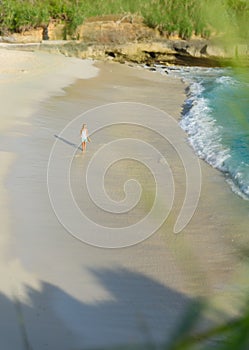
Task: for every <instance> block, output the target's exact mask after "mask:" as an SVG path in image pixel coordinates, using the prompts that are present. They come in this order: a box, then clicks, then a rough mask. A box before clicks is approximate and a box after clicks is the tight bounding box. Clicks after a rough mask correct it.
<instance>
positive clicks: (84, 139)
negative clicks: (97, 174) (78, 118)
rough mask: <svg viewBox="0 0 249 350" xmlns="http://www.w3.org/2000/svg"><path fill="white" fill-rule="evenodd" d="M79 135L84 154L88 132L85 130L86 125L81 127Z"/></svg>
mask: <svg viewBox="0 0 249 350" xmlns="http://www.w3.org/2000/svg"><path fill="white" fill-rule="evenodd" d="M80 135H81V143H82V151H83V152H85V151H86V143H87V142H88V140H89V136H88V130H87V126H86V124H83V125H82V128H81V131H80Z"/></svg>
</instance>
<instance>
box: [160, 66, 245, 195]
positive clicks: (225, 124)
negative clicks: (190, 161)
mask: <svg viewBox="0 0 249 350" xmlns="http://www.w3.org/2000/svg"><path fill="white" fill-rule="evenodd" d="M155 68H156V70H157V71H159V72H161V73H162V74H169V75H175V76H178V77H179V76H180V77H181V78H182V79H183V80H184V81H185V82H187V83H188V86H189V87H188V89H187V99H186V101H185V105H184V109H183V112H182V120H181V122H180V125H181V127H182V128H183V129H184V130H185V131H186V132H187V134H188V140H189V143H190V144H191V146H192V147H193V148H194V150H195V152H196V154H197V155H198V156H199V157H200V158H202V159H204V160H205V161H206V162H207V163H209V164H210V165H212V166H213V167H214V168H217V169H219V170H220V171H222V172H223V173H224V176H225V179H226V181H227V182H228V183H229V185H230V186H231V188H232V190H233V191H234V192H235V193H237V194H238V195H239V196H241V197H242V198H243V199H245V200H249V72H248V69H244V70H240V71H235V70H233V69H231V68H226V69H221V68H198V67H176V68H168V67H163V66H159V65H158V66H155Z"/></svg>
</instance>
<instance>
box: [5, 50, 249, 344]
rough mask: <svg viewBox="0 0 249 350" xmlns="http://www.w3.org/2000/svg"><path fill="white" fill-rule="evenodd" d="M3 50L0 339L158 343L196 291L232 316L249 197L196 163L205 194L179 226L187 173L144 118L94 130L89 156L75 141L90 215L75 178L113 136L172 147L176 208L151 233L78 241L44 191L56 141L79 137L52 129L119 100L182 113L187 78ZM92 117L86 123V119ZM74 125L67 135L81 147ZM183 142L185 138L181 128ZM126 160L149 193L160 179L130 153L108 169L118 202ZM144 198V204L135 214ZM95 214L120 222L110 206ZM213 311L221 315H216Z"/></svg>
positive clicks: (75, 166) (76, 167) (240, 280)
mask: <svg viewBox="0 0 249 350" xmlns="http://www.w3.org/2000/svg"><path fill="white" fill-rule="evenodd" d="M0 59H1V61H2V64H1V67H2V68H1V76H2V80H1V106H2V109H1V110H2V112H1V125H0V128H1V179H2V181H1V183H2V185H1V198H2V201H1V216H2V217H1V223H2V230H1V231H2V235H1V263H0V269H1V299H2V301H1V304H2V305H3V310H4V312H2V313H1V321H0V322H1V325H2V326H3V327H1V337H0V339H1V342H2V344H1V347H3V348H4V347H5V348H6V344H8V349H11V350H12V349H16V348H20V349H21V348H24V349H25V342H26V345H27V343H28V344H29V345H30V346H32V348H34V349H45V348H46V349H55V348H60V349H69V348H74V349H91V348H101V347H107V348H110V347H111V346H114V345H127V344H143V343H148V342H163V341H164V340H167V339H169V338H170V335H171V334H172V331H173V329H174V327H175V326H176V325H177V323H178V321H179V319H180V318H181V315H182V314H183V313H184V310H185V308H186V306H187V304H188V302H189V301H190V300H192V299H194V298H196V297H199V296H206V297H208V298H209V299H210V301H211V303H213V304H214V305H216V306H217V307H218V308H221V309H222V310H224V312H225V313H226V314H227V315H229V314H233V313H234V312H235V309H236V304H237V302H238V299H239V298H240V296H241V295H242V294H243V290H244V289H245V288H246V284H247V280H246V270H245V267H244V265H243V261H242V260H240V257H239V256H240V253H239V249H240V246H241V245H242V246H243V245H245V244H246V242H248V237H247V232H248V228H247V217H248V202H246V201H243V200H242V199H241V198H239V197H237V196H236V195H235V194H234V193H232V191H231V189H230V188H229V186H227V184H226V182H225V181H224V177H223V175H222V174H221V173H220V172H218V171H217V170H215V169H213V168H211V167H210V166H209V165H207V164H206V163H204V162H202V161H201V170H202V187H201V196H200V201H199V203H198V206H197V209H196V211H195V214H194V216H193V217H192V219H191V221H190V223H189V224H188V225H187V226H186V227H185V228H184V230H183V231H182V232H181V233H179V234H177V235H176V234H175V233H173V226H174V223H175V220H176V217H177V215H178V213H179V210H180V208H181V205H182V202H183V199H184V193H185V179H184V178H183V175H184V174H183V167H182V164H181V163H180V161H179V159H178V157H177V154H176V152H174V150H173V149H172V147H171V145H169V144H167V143H166V144H165V143H164V142H163V140H162V139H161V138H160V137H159V136H158V135H151V134H150V133H146V132H145V130H143V129H141V128H137V129H136V130H135V134H133V131H131V130H129V127H128V126H120V125H117V126H115V128H114V129H113V130H111V131H110V130H108V129H106V130H105V129H103V130H102V133H99V134H98V133H96V134H95V135H93V136H92V143H91V144H89V145H88V150H87V153H86V154H85V155H84V156H83V155H82V154H81V152H80V150H77V149H75V152H76V153H75V155H76V156H77V157H76V156H75V157H74V158H73V159H72V166H71V178H70V181H71V187H72V192H73V194H74V197H75V200H76V201H77V202H78V204H79V207H81V209H82V210H84V209H85V210H86V211H87V213H88V215H89V216H92V217H93V218H95V219H96V217H95V216H94V215H95V210H96V209H95V208H94V206H93V205H92V203H90V201H89V202H87V205H86V200H85V199H84V198H83V197H82V196H81V192H80V188H81V180H82V174H84V173H85V171H86V165H87V164H88V163H87V162H89V160H90V159H91V157H92V156H93V155H94V153H95V152H96V151H97V149H98V148H99V147H102V146H103V144H105V142H108V141H110V140H111V139H112V138H114V136H115V137H116V138H121V137H122V138H123V137H127V135H128V136H129V137H134V135H135V136H136V137H139V138H140V139H142V140H144V141H145V142H150V141H152V142H153V145H154V147H157V148H158V149H160V152H161V153H164V154H166V155H167V161H168V162H169V164H170V167H171V168H172V172H173V174H174V179H175V185H176V193H175V202H174V206H173V209H172V212H171V213H170V215H169V217H168V219H167V220H166V221H165V223H164V224H163V225H162V226H161V227H160V228H159V230H158V231H157V232H156V233H154V234H153V235H152V236H151V237H149V238H148V239H147V240H145V241H143V242H141V243H139V244H137V245H134V246H131V247H127V248H121V249H101V248H98V247H93V246H90V245H88V244H85V243H84V242H82V241H80V240H77V239H75V238H74V237H73V236H72V235H70V234H69V233H68V232H67V230H65V228H64V227H63V226H62V225H61V223H60V222H59V221H58V220H57V217H56V215H55V213H54V211H53V209H52V207H51V203H50V200H49V195H48V191H47V165H48V161H49V156H50V152H51V149H52V146H53V144H54V142H55V141H56V140H57V142H61V144H62V145H63V146H64V147H67V146H68V147H71V146H72V145H71V146H70V144H67V143H65V142H64V141H63V140H58V138H57V137H56V136H58V135H60V132H61V130H62V129H63V128H64V127H65V126H66V125H67V124H68V123H69V122H70V121H71V120H73V119H74V118H76V117H77V116H78V115H80V114H82V113H83V112H86V111H88V110H89V109H92V108H96V107H99V106H102V105H106V104H110V103H119V102H135V103H141V104H146V105H151V106H154V107H156V108H159V109H161V110H163V111H165V112H166V113H168V114H170V115H171V116H172V117H174V118H175V119H176V120H180V116H181V109H182V106H183V103H184V100H185V98H186V95H185V89H186V85H185V84H184V83H183V82H182V81H181V79H180V78H179V79H177V78H173V77H165V76H161V75H160V74H158V73H154V72H148V71H145V70H143V69H141V68H138V67H137V68H135V67H130V66H128V65H120V64H117V63H111V62H94V61H83V60H79V59H72V58H66V57H64V56H62V55H49V54H46V53H41V52H21V51H8V50H3V49H1V51H0ZM117 112H118V109H117ZM107 117H108V115H106V116H105V115H104V116H103V119H104V118H107ZM124 122H125V120H124ZM87 123H88V127H89V130H90V131H91V129H93V127H94V126H93V125H91V119H89V120H88V121H87ZM77 134H78V130H76V131H75V138H74V139H72V140H66V141H69V143H70V142H71V143H73V146H74V145H76V146H77ZM78 142H80V141H78ZM177 142H179V143H182V144H187V137H186V135H185V134H184V133H182V139H179V140H177ZM186 147H189V146H187V145H186ZM76 148H77V147H76ZM129 162H130V163H129ZM127 169H128V170H129V169H131V171H134V173H132V175H133V176H135V175H136V176H137V177H138V178H139V179H140V181H141V184H142V188H145V189H146V188H147V189H148V193H150V191H151V190H153V189H154V186H155V184H154V182H153V179H152V178H150V177H149V175H148V174H147V172H143V169H142V168H139V166H138V165H137V164H135V163H134V162H133V163H132V161H131V160H130V161H129V160H127V162H126V163H124V164H122V163H121V164H120V165H119V164H117V168H116V169H113V171H114V175H115V176H111V175H110V177H109V180H108V179H107V190H109V192H110V194H111V195H112V196H113V197H114V198H115V196H116V198H115V199H116V200H120V198H121V199H122V186H123V181H125V178H126V170H127ZM134 174H135V175H134ZM127 176H128V177H129V172H128V174H127ZM62 199H63V193H62ZM146 203H147V202H146V201H145V202H144V203H143V202H142V203H141V205H140V207H139V208H138V212H136V215H137V217H138V218H140V216H141V215H142V214H143V212H144V210H146V205H147V204H146ZM65 208H66V207H65ZM98 217H99V218H100V220H103V222H104V223H105V224H108V223H109V224H113V225H115V222H114V221H110V222H108V220H109V219H108V218H105V215H103V217H101V216H100V215H98ZM127 218H128V216H127V217H124V222H126V220H127ZM129 218H130V216H129ZM105 220H107V222H105ZM132 223H133V222H132V219H131V224H132ZM20 315H21V316H20ZM20 317H21V318H22V319H23V322H19V321H18V319H19V320H20ZM206 317H207V319H208V322H215V320H214V319H213V316H212V315H206ZM224 317H226V316H224ZM23 324H24V326H23Z"/></svg>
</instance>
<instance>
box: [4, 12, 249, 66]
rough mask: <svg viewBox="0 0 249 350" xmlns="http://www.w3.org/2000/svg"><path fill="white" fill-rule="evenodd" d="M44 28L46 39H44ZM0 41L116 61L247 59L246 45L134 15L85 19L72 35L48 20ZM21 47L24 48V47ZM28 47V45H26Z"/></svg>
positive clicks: (219, 61) (214, 62)
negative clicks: (177, 31) (181, 33)
mask: <svg viewBox="0 0 249 350" xmlns="http://www.w3.org/2000/svg"><path fill="white" fill-rule="evenodd" d="M44 30H46V36H47V39H48V40H43V38H44ZM1 41H4V42H11V43H13V44H14V43H16V44H17V43H18V44H20V43H21V44H26V43H29V44H30V43H33V45H29V46H28V48H29V49H34V48H36V49H37V48H39V49H42V50H46V51H52V52H58V51H59V52H61V53H63V54H65V55H68V56H76V57H80V58H95V59H113V60H116V61H119V62H125V61H131V62H137V63H147V64H152V63H163V64H182V65H202V66H203V65H204V66H217V65H218V66H219V65H221V64H223V62H224V60H230V59H232V58H233V57H235V56H243V57H246V58H248V53H249V48H248V46H247V45H244V44H241V45H236V46H229V45H225V44H224V43H223V42H222V40H219V41H218V40H217V38H216V39H214V38H212V39H204V38H200V37H192V38H190V39H188V40H184V39H181V38H179V37H177V36H176V35H168V33H166V32H160V31H159V30H158V29H157V28H155V29H152V28H149V27H148V26H146V25H145V24H144V23H143V20H142V19H141V18H139V17H137V16H131V15H126V16H105V17H95V18H90V19H88V20H87V21H86V22H85V23H84V24H83V25H81V26H79V27H78V28H77V29H76V30H75V32H74V35H71V36H70V35H68V33H67V30H66V27H65V25H64V24H61V23H54V22H51V23H50V24H49V26H48V27H47V28H45V29H44V28H38V29H35V30H32V31H26V32H24V33H22V34H17V33H15V34H13V35H11V36H9V37H5V38H1ZM23 48H24V47H23ZM26 48H27V47H26Z"/></svg>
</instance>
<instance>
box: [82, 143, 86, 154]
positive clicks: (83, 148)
mask: <svg viewBox="0 0 249 350" xmlns="http://www.w3.org/2000/svg"><path fill="white" fill-rule="evenodd" d="M82 151H83V152H85V151H86V142H82Z"/></svg>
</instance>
